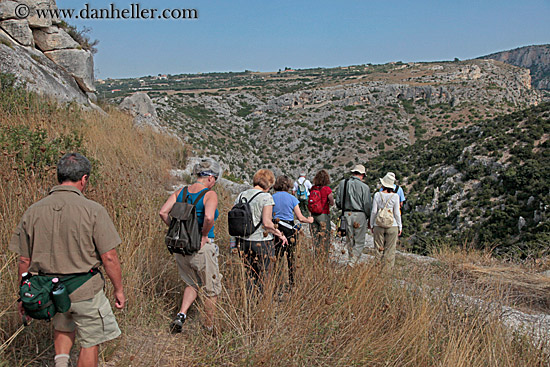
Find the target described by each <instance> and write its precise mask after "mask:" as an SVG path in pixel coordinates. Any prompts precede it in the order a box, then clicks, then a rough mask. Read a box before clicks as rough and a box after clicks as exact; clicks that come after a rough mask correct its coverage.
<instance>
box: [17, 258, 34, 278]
mask: <svg viewBox="0 0 550 367" xmlns="http://www.w3.org/2000/svg"><path fill="white" fill-rule="evenodd" d="M30 266H31V259H30V258H28V257H24V256H19V264H18V271H19V274H18V275H19V276H18V278H17V279H18V282H19V283H21V275H22V274H23V273H26V272H28V271H29V267H30Z"/></svg>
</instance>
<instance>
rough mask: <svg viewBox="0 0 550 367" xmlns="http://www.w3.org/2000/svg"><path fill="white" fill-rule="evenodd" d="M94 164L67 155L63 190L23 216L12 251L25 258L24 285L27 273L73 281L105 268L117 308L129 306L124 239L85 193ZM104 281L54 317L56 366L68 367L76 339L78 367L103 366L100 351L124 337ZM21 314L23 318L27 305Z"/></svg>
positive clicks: (83, 289)
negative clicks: (121, 258)
mask: <svg viewBox="0 0 550 367" xmlns="http://www.w3.org/2000/svg"><path fill="white" fill-rule="evenodd" d="M90 171H91V164H90V161H89V160H88V159H87V158H86V157H84V156H82V155H81V154H78V153H68V154H66V155H64V156H63V157H62V158H61V160H60V161H59V163H58V165H57V178H58V181H59V185H58V186H55V187H54V188H52V190H51V191H50V193H49V195H48V196H47V197H45V198H44V199H42V200H40V201H38V202H36V203H35V204H33V205H31V206H30V207H29V208H28V209H27V211H26V212H25V213H24V214H23V217H22V218H21V221H20V222H19V225H18V226H17V228H16V230H15V233H14V235H13V236H12V238H11V241H10V245H9V249H10V250H12V251H14V252H16V253H17V254H19V269H18V270H19V280H21V275H22V274H23V273H25V272H29V273H32V274H37V273H39V272H40V273H43V274H47V275H59V276H63V275H68V274H80V273H86V272H90V270H91V269H95V268H98V267H99V266H100V265H101V264H103V266H104V268H105V272H106V273H107V276H108V277H109V279H110V280H111V282H112V283H113V287H114V296H115V299H116V303H115V307H116V308H119V309H122V308H123V307H124V304H125V302H126V299H125V296H124V291H123V288H122V274H121V269H120V262H119V260H118V255H117V252H116V249H115V247H116V246H118V245H119V244H120V243H121V240H120V237H119V235H118V233H117V231H116V229H115V226H114V225H113V222H112V221H111V219H110V218H109V215H108V214H107V211H106V210H105V208H103V206H101V205H100V204H98V203H96V202H94V201H92V200H88V199H86V198H85V197H84V195H83V194H82V192H83V191H84V189H85V188H86V185H87V184H88V180H89V177H90ZM103 286H104V280H103V277H102V276H101V275H100V274H96V275H94V276H92V277H91V278H90V279H89V280H88V281H86V282H85V283H84V284H83V285H82V286H80V287H79V288H78V289H76V290H75V291H74V292H73V293H71V294H70V299H71V308H70V309H69V311H68V312H65V313H57V314H56V315H55V316H54V317H53V326H54V346H55V354H56V357H55V366H56V367H64V366H68V363H69V353H70V350H71V347H72V345H73V343H74V339H75V336H76V337H78V339H79V342H80V346H81V348H80V355H79V359H78V366H82V367H85V366H97V364H98V350H99V348H98V346H99V344H101V343H103V342H106V341H108V340H111V339H114V338H116V337H118V336H119V335H120V329H119V328H118V324H117V322H116V320H115V317H114V315H113V312H112V310H111V306H110V304H109V300H108V299H107V298H106V297H105V294H104V293H103ZM19 312H20V314H21V315H22V316H23V315H24V310H23V308H22V305H21V302H20V303H19Z"/></svg>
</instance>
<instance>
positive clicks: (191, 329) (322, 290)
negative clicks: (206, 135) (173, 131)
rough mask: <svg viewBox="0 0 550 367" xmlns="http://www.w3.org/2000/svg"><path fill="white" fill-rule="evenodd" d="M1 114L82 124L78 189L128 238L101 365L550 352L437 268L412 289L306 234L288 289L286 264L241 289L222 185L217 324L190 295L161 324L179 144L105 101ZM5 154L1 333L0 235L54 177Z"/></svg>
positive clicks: (508, 356)
mask: <svg viewBox="0 0 550 367" xmlns="http://www.w3.org/2000/svg"><path fill="white" fill-rule="evenodd" d="M0 113H2V114H0V122H1V123H2V125H3V126H6V125H9V124H14V125H15V124H24V125H26V126H29V127H32V128H38V127H42V128H44V129H46V130H47V132H48V134H51V136H52V137H55V136H59V134H67V133H71V132H74V131H76V132H78V133H79V134H82V136H84V144H83V147H84V148H85V150H86V152H87V154H88V155H89V156H91V157H93V158H94V159H96V160H97V161H98V162H99V163H100V167H99V170H98V171H97V174H96V177H95V180H94V182H93V185H92V186H91V187H90V189H89V191H88V192H87V195H88V197H90V198H91V199H93V200H96V201H98V202H100V203H101V204H103V205H104V206H105V207H106V208H107V210H108V211H109V214H110V215H111V217H112V218H113V220H114V222H115V225H116V227H117V229H118V230H119V233H120V235H121V237H122V239H123V241H124V242H123V244H122V245H121V246H120V247H119V249H118V250H119V255H120V258H121V260H122V266H123V276H124V284H125V290H126V293H127V296H128V307H127V308H126V309H125V310H124V311H122V312H117V319H118V320H119V323H120V325H121V328H122V330H123V336H122V337H121V338H119V339H118V340H116V341H114V342H112V343H108V344H107V345H105V346H104V347H102V359H103V361H104V362H106V365H108V366H130V365H132V366H181V365H185V366H204V365H226V366H252V365H254V366H274V365H277V366H279V365H280V366H306V365H308V366H309V365H314V366H354V365H355V366H359V365H360V366H363V365H369V366H520V365H521V366H537V365H546V364H547V363H548V357H547V356H546V354H544V353H543V352H542V351H543V350H545V348H543V347H545V346H539V347H535V346H533V344H532V343H530V341H529V340H528V339H527V338H525V337H523V336H521V335H516V334H513V333H510V332H509V331H508V330H506V329H504V328H503V326H502V325H501V324H500V322H499V321H498V320H496V319H493V318H492V317H487V315H486V314H485V313H484V312H483V311H482V310H480V309H479V308H468V307H467V306H461V305H456V304H455V303H453V302H451V301H449V294H450V293H449V291H446V290H448V289H452V287H453V284H452V283H451V282H452V279H450V280H448V281H447V279H446V278H444V277H442V278H441V280H440V281H439V284H438V287H439V289H440V290H442V291H439V292H437V294H435V293H433V294H432V293H429V292H420V291H419V290H418V289H419V288H418V287H404V286H403V285H402V283H401V282H399V281H397V280H396V278H394V276H393V275H383V274H380V272H379V271H378V269H377V268H376V267H375V266H373V265H361V266H356V267H354V268H349V267H348V268H343V267H339V266H336V265H335V264H329V263H327V262H323V261H320V260H319V259H315V258H314V257H313V253H312V252H311V251H310V250H309V247H310V244H309V243H308V241H307V240H305V239H302V240H301V241H300V242H299V247H298V252H297V256H298V268H297V274H296V277H297V283H296V286H295V288H294V289H293V290H292V291H291V292H289V291H288V290H286V288H285V283H286V275H285V274H286V273H285V267H284V265H282V266H278V267H277V268H278V269H276V270H277V271H279V272H281V271H282V273H280V274H279V276H274V277H273V278H272V282H270V284H269V285H268V287H267V291H266V293H265V295H264V296H263V297H259V298H258V297H254V296H252V295H249V294H247V293H246V291H245V286H244V284H245V279H244V274H243V273H244V272H243V268H242V263H241V261H240V260H239V258H238V257H235V255H231V254H230V253H229V252H228V249H227V247H226V244H227V243H228V241H227V228H226V215H227V211H228V209H229V207H230V206H231V198H230V195H229V194H228V193H227V192H226V191H225V190H223V188H219V187H218V188H216V190H217V191H218V194H219V197H220V218H219V219H218V222H217V224H216V235H217V243H218V245H219V246H220V250H221V256H220V268H221V272H222V274H223V276H224V279H223V285H224V289H223V293H222V295H221V297H220V301H219V303H218V312H217V320H216V327H215V335H210V334H208V333H207V332H205V331H204V330H203V329H202V328H201V327H200V320H201V317H202V316H201V313H202V306H201V304H200V301H199V302H198V303H197V305H196V306H194V307H192V309H191V312H190V314H189V320H188V322H187V323H186V324H185V330H184V333H182V334H180V335H175V336H173V335H170V334H169V333H168V332H167V326H168V324H169V322H170V320H171V317H173V316H174V314H175V311H176V308H177V306H178V305H179V303H180V302H181V295H182V291H183V285H182V283H181V281H180V280H179V279H178V276H177V272H176V266H175V263H174V261H173V259H172V258H171V257H170V256H169V254H168V252H167V251H166V249H165V247H164V245H163V235H164V232H165V227H164V225H163V224H162V223H161V221H160V219H159V218H158V214H157V213H158V209H159V208H160V206H161V204H162V203H163V202H164V200H165V199H166V197H167V195H168V194H167V192H166V189H167V188H168V187H169V183H170V180H171V178H170V177H169V176H168V174H167V170H168V168H170V167H175V166H178V165H179V164H181V161H182V158H183V157H184V155H185V152H184V151H182V150H181V149H177V148H174V140H173V139H171V138H169V137H166V136H163V135H160V134H157V133H154V132H152V131H147V130H136V129H134V128H133V127H132V123H131V121H130V119H129V118H128V117H127V116H126V115H123V114H120V113H118V112H115V111H111V112H110V114H109V115H108V116H101V115H98V114H95V113H83V112H81V111H78V109H75V108H73V107H69V108H67V109H59V108H54V107H50V108H47V109H44V110H43V109H32V108H31V112H26V113H23V112H21V113H15V114H12V113H10V114H9V115H8V114H7V113H4V111H0ZM13 160H14V157H13V156H10V155H9V154H7V155H3V154H2V155H0V182H1V185H0V239H1V244H0V246H1V250H0V270H1V274H2V276H1V280H0V287H1V293H0V294H1V297H2V298H0V313H2V316H3V317H2V318H1V320H2V321H0V343H4V341H6V340H7V339H8V338H9V337H10V336H11V335H13V334H14V333H15V332H16V331H17V330H18V329H19V326H20V325H19V321H18V319H17V316H16V313H15V308H14V307H13V305H14V301H15V299H16V284H15V283H16V279H15V278H16V261H15V260H16V258H15V256H14V255H13V254H11V253H10V252H9V251H8V250H7V244H8V242H9V239H10V236H11V234H12V232H13V229H14V228H15V226H16V224H17V222H18V220H19V218H20V217H21V215H22V213H23V211H24V210H25V209H26V208H27V207H28V206H29V205H30V204H32V203H33V202H35V201H36V200H39V199H40V198H42V197H43V196H44V195H45V194H46V193H47V190H48V189H49V188H50V187H51V186H52V185H54V184H55V170H53V169H51V168H49V167H47V168H48V169H47V170H46V169H44V170H43V171H41V172H35V171H33V170H28V171H26V172H20V171H15V170H14V168H16V167H15V164H14V161H13ZM491 261H492V260H491ZM470 263H471V264H477V263H476V262H475V261H470ZM476 266H478V267H479V265H476ZM473 269H474V268H472V269H470V270H471V271H469V273H474V271H473ZM432 270H433V269H431V268H430V267H425V266H422V267H415V266H414V265H410V264H409V265H408V267H407V269H406V271H407V272H408V273H407V274H408V275H407V280H408V281H410V282H411V283H414V284H416V285H422V284H424V283H426V282H432V281H433V273H431V272H432ZM478 273H479V272H478ZM479 274H481V273H479ZM395 275H396V277H397V278H400V277H402V275H403V270H402V269H401V268H397V269H396V272H395ZM484 276H485V275H484ZM110 292H111V289H110V288H109V287H108V293H110ZM51 338H52V330H51V326H50V325H49V324H45V323H44V322H33V323H32V325H31V326H30V327H28V328H26V329H25V330H24V331H23V332H22V333H21V334H19V335H18V336H17V337H16V338H15V340H14V342H13V343H11V344H10V345H9V346H8V347H7V348H6V349H5V350H4V351H3V355H2V358H0V366H46V365H51V360H52V358H53V357H52V355H53V348H52V343H51V340H52V339H51ZM75 354H76V351H73V357H74V355H75Z"/></svg>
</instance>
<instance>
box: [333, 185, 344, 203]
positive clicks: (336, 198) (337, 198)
mask: <svg viewBox="0 0 550 367" xmlns="http://www.w3.org/2000/svg"><path fill="white" fill-rule="evenodd" d="M341 186H343V185H342V181H340V183H339V184H338V187H337V188H336V190H334V201H335V203H336V207H337V208H338V209H342V207H341V204H342V199H340V195H342V193H340V187H341Z"/></svg>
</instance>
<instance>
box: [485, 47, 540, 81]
mask: <svg viewBox="0 0 550 367" xmlns="http://www.w3.org/2000/svg"><path fill="white" fill-rule="evenodd" d="M480 59H492V60H498V61H502V62H505V63H507V64H510V65H515V66H519V67H522V68H527V69H529V70H531V78H532V79H533V81H532V84H533V87H535V88H537V89H544V90H549V91H550V45H534V46H525V47H519V48H516V49H513V50H509V51H502V52H497V53H494V54H490V55H487V56H483V57H480Z"/></svg>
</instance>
